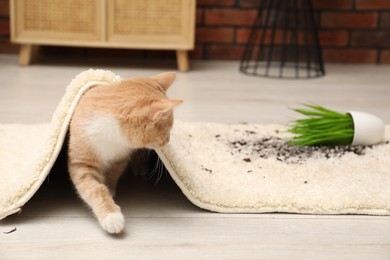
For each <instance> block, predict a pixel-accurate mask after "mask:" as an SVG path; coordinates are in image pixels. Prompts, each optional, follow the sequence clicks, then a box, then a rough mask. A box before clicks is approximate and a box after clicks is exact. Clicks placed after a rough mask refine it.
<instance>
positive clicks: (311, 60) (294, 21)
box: [240, 0, 325, 78]
mask: <svg viewBox="0 0 390 260" xmlns="http://www.w3.org/2000/svg"><path fill="white" fill-rule="evenodd" d="M260 1H261V2H260V7H259V9H258V14H257V17H256V20H255V22H254V24H253V27H252V30H251V33H250V36H249V40H248V43H247V45H246V47H245V51H244V54H243V57H242V60H241V63H240V71H242V72H243V73H246V74H249V75H255V76H263V77H271V78H314V77H320V76H323V75H325V68H324V64H323V61H322V53H321V46H320V44H319V40H318V35H317V27H316V23H315V18H314V14H313V8H312V4H311V0H260Z"/></svg>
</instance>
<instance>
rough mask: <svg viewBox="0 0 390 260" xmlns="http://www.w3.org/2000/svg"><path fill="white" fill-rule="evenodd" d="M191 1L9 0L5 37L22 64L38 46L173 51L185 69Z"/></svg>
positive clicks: (191, 35) (191, 29)
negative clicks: (16, 47) (17, 49)
mask: <svg viewBox="0 0 390 260" xmlns="http://www.w3.org/2000/svg"><path fill="white" fill-rule="evenodd" d="M195 1H196V0H82V1H81V0H11V5H10V6H11V12H10V13H11V39H12V41H13V42H15V43H20V44H22V47H21V53H20V64H22V65H28V64H29V63H30V62H31V59H32V56H33V53H34V52H36V49H37V48H36V47H37V46H39V45H69V46H85V47H102V48H138V49H166V50H175V51H176V53H177V61H178V66H179V69H180V70H183V71H185V70H188V55H187V51H188V50H192V49H193V48H194V29H195Z"/></svg>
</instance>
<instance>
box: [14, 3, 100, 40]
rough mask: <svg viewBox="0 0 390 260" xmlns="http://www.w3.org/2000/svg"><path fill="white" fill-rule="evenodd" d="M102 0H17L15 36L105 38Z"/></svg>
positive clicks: (52, 38) (25, 37)
mask: <svg viewBox="0 0 390 260" xmlns="http://www.w3.org/2000/svg"><path fill="white" fill-rule="evenodd" d="M102 1H103V0H83V1H79V0H16V1H13V2H14V12H13V13H14V15H13V19H14V20H13V24H14V25H15V26H14V34H13V40H14V41H17V42H21V43H23V42H31V41H33V42H37V43H43V44H44V43H53V42H58V43H61V42H63V40H66V41H77V42H79V41H100V40H102V39H104V38H103V32H104V30H103V27H102V25H103V10H102V7H103V5H102Z"/></svg>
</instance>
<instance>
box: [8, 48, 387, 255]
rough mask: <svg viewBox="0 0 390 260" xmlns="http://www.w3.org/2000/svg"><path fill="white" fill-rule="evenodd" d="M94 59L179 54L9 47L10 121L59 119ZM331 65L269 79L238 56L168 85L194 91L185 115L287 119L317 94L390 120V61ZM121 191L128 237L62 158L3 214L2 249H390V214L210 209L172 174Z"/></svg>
mask: <svg viewBox="0 0 390 260" xmlns="http://www.w3.org/2000/svg"><path fill="white" fill-rule="evenodd" d="M89 67H94V68H106V69H110V70H112V71H113V72H115V73H117V74H119V75H121V76H122V77H130V76H134V75H153V74H155V73H158V72H162V71H166V70H174V69H175V64H174V63H173V62H172V63H169V62H168V63H166V62H165V63H160V64H151V63H150V64H148V63H146V64H141V63H139V62H137V61H129V64H123V63H122V64H120V63H114V64H108V63H107V62H103V61H98V60H84V61H82V62H81V63H80V62H77V63H76V62H74V61H67V60H65V61H61V62H56V63H54V62H52V61H49V62H48V61H46V62H42V63H40V64H38V65H33V66H30V67H25V68H21V67H18V66H17V57H16V56H6V55H0V123H38V122H49V121H50V118H51V114H52V112H53V111H54V109H55V107H56V105H57V103H58V102H59V100H60V98H61V97H62V95H63V93H64V90H65V87H66V86H67V85H68V84H69V82H70V80H71V79H72V78H73V77H74V76H75V75H77V74H78V73H79V72H81V71H83V70H85V69H88V68H89ZM327 73H328V74H327V76H326V77H323V78H320V79H315V80H270V79H263V78H257V77H251V76H246V75H242V74H240V73H239V72H238V63H237V62H194V63H192V70H191V71H190V72H188V73H179V74H178V79H177V81H176V83H175V85H174V87H173V88H172V89H171V90H170V96H171V97H172V98H181V99H184V100H185V103H184V104H183V106H182V107H180V108H178V109H177V111H176V118H177V119H180V120H182V121H215V122H262V123H275V122H276V123H287V122H289V121H290V120H291V118H292V117H293V116H294V114H293V113H292V112H291V110H290V109H289V107H294V106H299V103H305V102H312V103H318V104H321V105H325V106H329V107H331V108H334V109H338V110H340V111H348V110H363V111H367V112H371V113H374V114H376V115H378V116H379V117H381V118H383V119H384V121H385V122H386V123H387V124H389V123H390V67H389V66H375V65H366V66H342V65H332V66H330V65H329V66H328V67H327ZM389 160H390V158H389ZM0 178H1V173H0ZM0 181H1V180H0ZM389 188H390V187H389ZM0 192H1V191H0ZM117 201H118V203H119V205H120V206H121V207H122V209H123V212H124V215H125V217H126V221H127V222H126V232H125V234H123V235H122V236H119V237H116V236H110V235H107V234H106V233H104V232H103V231H102V230H101V229H100V228H99V226H98V224H97V222H96V220H95V219H94V218H93V217H92V214H91V213H90V212H89V210H88V209H87V208H86V207H85V206H84V204H83V203H82V202H81V201H80V200H79V199H78V197H77V196H76V195H75V192H74V191H73V187H72V186H71V184H70V183H69V181H68V179H67V176H66V169H65V163H64V161H63V160H60V161H59V162H58V163H57V165H56V166H55V168H54V169H53V171H52V173H51V175H50V177H49V179H48V181H46V182H45V184H44V185H43V187H42V188H41V189H40V190H39V192H38V193H37V194H36V196H34V197H33V199H32V200H31V201H30V202H29V203H27V205H26V206H25V207H24V209H23V212H22V213H20V214H18V215H15V216H11V217H8V218H6V219H5V220H3V221H1V222H0V259H23V258H36V259H69V258H71V259H73V258H86V259H390V217H375V216H352V215H347V216H312V215H295V214H247V215H243V214H236V215H234V214H230V215H229V214H217V213H211V212H207V211H204V210H201V209H199V208H197V207H195V206H193V205H192V204H191V203H190V202H189V201H188V200H187V199H186V198H185V197H184V195H183V194H182V193H181V191H180V190H179V189H178V188H177V187H176V186H175V184H174V183H173V182H172V181H171V180H170V179H169V178H168V177H166V178H165V179H164V180H163V181H161V182H160V183H159V184H157V185H154V184H153V182H152V181H150V182H145V181H142V180H139V179H134V178H130V177H128V178H125V179H124V180H123V181H122V182H121V186H120V188H119V193H118V198H117ZM14 228H16V230H15V231H14V232H12V233H9V234H6V233H7V232H9V231H12V230H14Z"/></svg>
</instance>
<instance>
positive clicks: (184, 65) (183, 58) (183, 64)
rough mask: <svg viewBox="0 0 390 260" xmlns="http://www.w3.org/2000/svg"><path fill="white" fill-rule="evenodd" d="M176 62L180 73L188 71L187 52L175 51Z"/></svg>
mask: <svg viewBox="0 0 390 260" xmlns="http://www.w3.org/2000/svg"><path fill="white" fill-rule="evenodd" d="M176 60H177V66H178V67H179V70H180V71H188V70H189V69H190V67H189V63H188V51H183V50H177V51H176Z"/></svg>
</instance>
